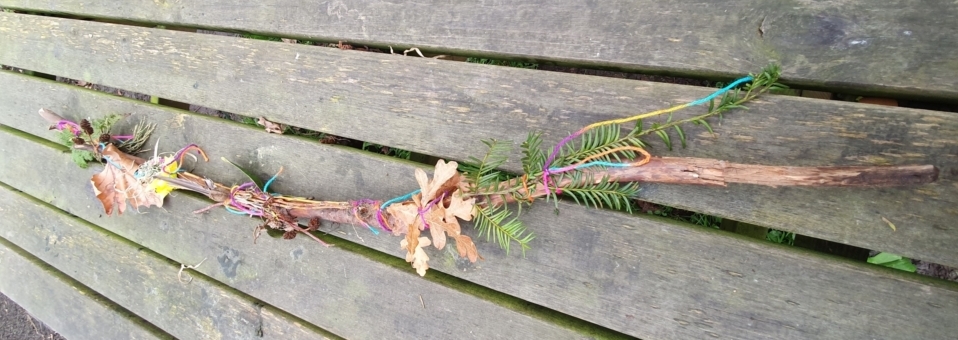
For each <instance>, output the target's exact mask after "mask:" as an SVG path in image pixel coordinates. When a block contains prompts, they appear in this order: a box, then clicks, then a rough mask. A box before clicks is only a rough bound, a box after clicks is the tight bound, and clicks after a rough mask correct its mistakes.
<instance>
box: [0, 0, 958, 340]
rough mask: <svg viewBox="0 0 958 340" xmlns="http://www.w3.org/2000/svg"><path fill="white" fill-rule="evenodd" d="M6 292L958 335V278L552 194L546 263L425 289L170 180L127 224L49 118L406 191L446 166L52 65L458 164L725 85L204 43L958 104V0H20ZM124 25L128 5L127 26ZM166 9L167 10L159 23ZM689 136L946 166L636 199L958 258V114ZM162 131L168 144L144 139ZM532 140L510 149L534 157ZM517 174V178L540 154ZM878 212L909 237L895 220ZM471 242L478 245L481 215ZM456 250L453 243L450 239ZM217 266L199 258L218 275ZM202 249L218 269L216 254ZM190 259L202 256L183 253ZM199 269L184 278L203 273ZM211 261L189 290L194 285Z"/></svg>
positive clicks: (267, 170) (33, 303)
mask: <svg viewBox="0 0 958 340" xmlns="http://www.w3.org/2000/svg"><path fill="white" fill-rule="evenodd" d="M0 7H3V8H7V9H12V10H14V11H16V12H6V11H4V12H0V64H2V65H6V66H11V67H15V68H20V69H24V70H28V71H31V72H32V75H31V72H27V73H19V72H13V71H3V72H0V124H2V127H0V155H2V162H0V187H2V188H0V202H2V203H0V213H2V214H3V217H4V220H3V223H2V227H0V292H3V293H4V294H7V295H8V296H10V297H11V298H12V299H13V300H15V301H17V302H18V303H20V304H21V305H23V306H24V307H25V308H26V309H27V310H28V311H29V312H31V313H33V314H34V315H36V316H37V317H38V318H40V319H41V320H44V321H45V322H47V323H48V324H49V325H50V326H51V327H53V328H54V329H56V330H57V331H59V332H61V333H62V334H63V335H65V336H66V337H67V338H68V339H81V338H170V337H176V338H184V339H186V338H222V339H247V338H250V339H252V338H260V337H262V338H281V339H293V338H321V337H330V338H336V337H345V338H453V337H455V338H459V337H466V338H533V337H535V338H583V337H596V338H607V337H638V338H643V339H659V338H741V339H767V338H771V339H786V338H788V339H810V338H825V339H873V338H881V339H895V338H897V339H953V338H955V336H956V334H958V285H956V284H955V283H953V282H947V281H943V280H937V279H932V278H928V277H922V276H919V275H916V274H911V273H905V272H901V271H896V270H892V269H888V268H884V267H879V266H875V265H870V264H867V263H864V262H858V261H851V260H847V259H841V258H838V257H835V256H831V255H823V254H820V253H815V252H811V251H808V250H804V249H800V248H795V247H787V246H781V245H776V244H772V243H769V242H765V241H760V240H756V239H753V238H748V237H744V236H742V235H737V234H734V233H728V232H722V231H717V230H713V229H708V228H701V227H696V226H693V225H690V224H687V223H680V222H676V221H674V220H669V219H664V218H658V217H655V216H651V215H646V214H626V213H624V212H616V211H606V210H597V209H591V208H586V207H582V206H578V205H575V204H573V203H570V202H566V201H562V202H560V203H559V204H558V206H559V208H560V211H561V214H560V215H555V214H554V213H553V207H552V206H551V204H539V205H536V206H534V207H533V208H531V209H528V210H527V211H524V212H523V215H522V219H523V220H524V221H525V222H526V224H527V225H528V226H529V229H530V230H532V231H533V232H534V233H535V234H536V239H535V240H534V241H533V242H532V244H531V249H530V250H528V251H527V252H526V253H525V255H524V256H523V255H521V254H519V253H518V252H516V251H513V252H512V253H510V254H506V252H505V251H503V250H502V249H500V248H499V247H498V245H496V244H495V243H494V242H486V241H485V239H484V238H476V239H477V245H478V247H479V252H480V253H481V254H482V256H483V257H484V260H483V261H480V262H478V263H476V264H470V263H469V262H468V261H465V260H463V259H458V260H457V257H456V256H455V255H454V254H453V252H454V251H451V250H450V251H448V252H447V251H445V250H444V251H436V250H432V251H431V252H430V256H431V257H433V260H432V261H431V267H432V269H431V271H430V272H429V274H427V275H426V276H425V277H424V278H421V277H419V276H418V275H416V273H415V270H413V269H411V268H409V264H408V263H406V262H405V261H404V260H403V256H404V251H403V250H401V249H400V248H399V247H398V246H397V243H398V239H397V238H394V237H391V236H388V235H379V236H374V235H372V234H370V233H369V232H368V230H365V228H354V227H353V226H349V225H333V224H327V225H324V226H323V227H322V229H321V231H322V232H323V233H328V234H329V236H327V237H326V239H327V240H330V241H331V242H333V243H335V244H336V247H331V248H326V247H322V246H319V245H317V244H315V243H314V242H313V241H311V240H309V239H308V238H305V237H300V238H296V239H294V240H291V241H285V240H279V239H267V238H262V239H260V240H259V241H258V242H257V243H256V244H254V243H253V233H252V228H253V227H254V226H255V225H256V224H257V222H254V221H252V220H249V219H248V218H242V217H236V216H234V215H231V214H229V213H227V212H226V211H222V210H213V211H211V212H209V213H207V214H193V211H195V210H197V209H201V208H203V207H206V206H208V205H209V202H208V201H207V200H205V199H203V198H201V197H197V196H195V195H190V194H174V195H173V196H174V197H172V198H168V199H167V202H166V204H164V206H163V208H162V209H160V208H150V209H141V211H140V212H139V213H136V212H130V211H128V213H126V214H124V215H122V216H112V217H108V216H105V215H104V213H103V210H102V207H101V206H100V205H99V203H98V202H97V201H96V198H95V197H94V194H93V192H92V190H91V188H90V185H89V184H88V183H89V181H90V176H91V175H92V174H93V173H96V172H98V171H99V170H100V169H101V168H100V167H99V166H92V167H91V168H90V169H87V170H82V169H78V168H77V167H76V166H75V165H74V164H72V161H71V159H70V155H69V153H67V150H66V149H65V148H64V147H62V146H61V145H59V144H56V143H53V141H54V136H53V134H52V133H51V132H50V131H47V127H48V124H47V123H45V122H44V121H43V120H42V119H41V118H40V117H39V116H38V115H37V114H36V112H37V110H38V109H39V108H49V109H51V110H53V111H56V112H58V113H60V114H61V115H64V116H66V117H70V118H75V119H79V118H83V117H103V116H105V115H108V114H116V113H127V112H130V113H133V119H141V120H145V121H149V122H155V123H157V124H158V125H159V126H158V127H157V130H156V132H155V134H154V135H155V137H156V138H158V139H159V142H160V148H161V149H162V150H171V149H172V150H175V149H178V148H179V147H182V146H184V145H187V144H189V143H196V144H198V145H200V146H202V147H203V148H204V149H205V150H206V152H207V153H208V154H209V155H211V156H212V158H213V161H211V162H208V163H199V164H197V165H196V167H195V169H194V170H193V172H195V173H198V174H203V175H207V176H209V177H211V178H215V179H216V180H218V181H220V182H223V183H241V182H243V181H245V178H244V175H243V174H242V173H240V172H239V171H238V170H236V169H235V168H234V167H233V166H232V165H230V164H227V163H225V162H221V161H218V160H216V158H219V157H226V158H229V159H230V160H232V161H234V162H237V163H239V164H242V165H244V166H248V167H250V168H251V169H253V170H254V171H255V172H256V175H258V176H261V177H264V178H265V177H269V176H271V175H273V174H274V173H275V172H276V171H278V170H279V168H280V167H284V168H285V172H283V174H282V175H281V176H280V177H279V179H278V180H277V181H276V183H275V184H274V188H275V190H276V191H278V192H282V193H287V194H293V195H302V196H315V197H317V198H321V199H327V200H339V201H345V200H351V199H357V198H362V197H369V198H375V199H386V198H390V197H395V196H398V195H402V194H404V193H407V192H409V191H410V190H412V189H414V188H415V187H416V183H415V180H414V179H413V178H412V174H413V171H414V169H416V168H424V169H427V170H428V169H429V168H430V167H428V166H426V165H424V164H420V163H415V162H410V161H403V160H399V159H396V158H390V157H383V156H381V155H376V154H374V153H370V152H365V151H362V150H359V149H355V148H349V147H343V146H337V145H326V144H321V143H318V142H317V141H316V140H315V139H308V138H301V137H295V136H287V135H276V134H268V133H266V132H264V131H263V130H262V128H257V127H252V126H248V125H242V124H238V123H235V122H231V121H229V120H224V119H219V118H216V117H210V116H206V115H202V114H197V113H194V112H189V111H186V110H183V109H179V108H175V107H170V106H164V105H157V104H152V103H149V102H144V101H136V100H132V99H128V98H123V97H118V96H113V95H110V94H105V93H102V92H97V91H92V90H88V89H85V88H82V87H78V86H73V85H70V84H65V83H62V82H56V81H53V80H50V79H44V77H48V78H49V76H58V77H64V78H70V79H77V80H82V81H84V82H88V83H92V84H100V85H105V86H111V87H115V88H118V89H122V90H123V91H134V92H137V93H143V94H147V95H150V96H153V97H155V98H161V99H162V101H160V102H161V103H163V102H170V101H175V102H179V103H190V104H196V105H201V106H203V107H208V108H212V109H216V110H222V111H226V112H231V113H235V114H238V115H242V116H246V117H261V116H262V117H266V118H267V119H269V120H271V121H275V122H278V123H283V124H289V125H291V126H296V127H300V128H304V129H309V130H314V131H319V132H323V133H329V134H333V135H337V136H342V137H346V138H350V139H353V140H358V141H365V142H370V143H376V144H381V145H388V146H390V147H393V148H400V149H404V150H409V151H412V152H416V153H419V154H423V155H429V156H433V157H439V158H444V159H451V160H465V159H467V158H468V157H470V156H479V155H481V154H482V153H483V152H484V151H485V150H484V149H483V147H484V146H483V145H482V144H481V143H478V141H480V140H487V139H491V138H495V139H499V140H506V141H513V142H515V143H516V144H518V143H520V142H521V141H523V140H524V139H525V137H526V135H527V133H529V132H531V131H542V132H543V133H544V135H543V138H544V140H545V143H544V144H545V145H553V144H554V143H556V142H557V141H559V140H560V139H561V138H562V137H565V136H566V135H568V133H569V132H571V131H575V130H578V129H579V128H580V127H581V126H584V125H587V124H589V123H592V122H595V121H600V120H604V119H611V118H618V117H625V116H630V115H633V114H636V113H639V112H643V111H650V110H655V109H660V108H665V107H669V106H672V105H675V104H680V103H685V102H688V101H691V100H694V99H696V98H699V97H702V96H704V95H706V94H708V93H709V92H711V91H712V90H713V89H709V88H704V87H694V86H685V85H676V84H666V83H655V82H647V81H637V80H630V79H615V78H605V77H595V76H587V75H577V74H568V73H557V72H547V71H541V70H528V69H520V68H509V67H501V66H491V65H480V64H472V63H460V62H454V61H447V60H438V59H433V58H419V57H405V56H402V55H401V54H396V55H390V54H384V53H369V52H361V51H349V50H340V49H334V48H324V47H318V46H309V45H303V44H290V43H284V42H274V41H263V40H256V39H246V38H242V37H233V36H222V35H211V34H201V33H197V32H196V29H197V28H202V29H210V30H218V31H239V32H251V33H255V34H257V35H264V36H274V37H285V38H290V39H305V40H311V41H323V42H337V41H348V42H349V43H350V44H353V45H356V46H364V45H368V46H371V47H374V48H378V49H381V50H384V51H388V50H389V48H390V47H392V48H394V49H395V50H396V51H403V50H405V49H407V48H410V47H418V48H419V49H421V50H422V51H425V52H428V53H431V54H449V55H460V56H479V57H486V58H505V59H511V60H526V61H534V62H540V63H553V64H561V65H572V66H576V67H588V68H601V69H614V70H620V71H627V72H644V73H651V74H667V75H678V76H687V77H696V78H699V79H717V80H728V79H730V78H733V77H738V76H741V75H743V74H745V73H748V72H755V71H758V70H759V69H761V67H762V66H764V65H766V64H767V63H769V62H771V61H775V62H779V63H781V65H782V68H783V80H784V81H786V82H787V83H789V84H791V85H794V86H798V87H801V88H805V89H814V90H827V91H832V92H841V93H850V94H854V95H869V96H881V97H886V98H895V99H903V100H912V101H916V100H917V101H930V102H940V103H950V104H954V103H958V65H956V64H955V59H954V55H956V54H958V38H956V37H958V28H956V26H955V25H953V23H954V22H955V21H956V20H958V8H956V7H955V6H954V4H952V3H951V2H947V1H928V2H923V3H922V4H921V6H914V5H909V3H906V2H902V1H887V2H882V3H874V2H868V1H859V0H855V1H844V2H841V3H840V4H836V3H832V2H829V3H818V2H815V3H806V2H800V3H789V4H779V3H777V2H767V1H757V0H754V1H738V2H733V3H721V4H720V3H715V4H710V3H694V4H693V3H674V2H667V1H666V2H662V1H658V2H655V1H642V2H604V3H595V2H565V3H557V4H531V3H527V2H510V1H482V2H475V3H467V4H457V3H448V2H438V1H436V2H432V1H427V2H417V3H387V2H365V1H328V2H323V3H316V2H311V1H310V2H307V1H299V0H269V1H266V2H258V3H250V4H246V5H236V4H235V2H226V1H219V0H211V1H202V2H189V1H171V0H156V1H144V0H131V1H123V2H103V1H100V2H98V1H88V0H64V1H57V2H32V1H22V0H0ZM109 22H112V23H109ZM158 25H161V26H162V28H156V26H158ZM748 106H749V108H750V110H748V111H735V112H730V113H728V114H726V115H725V116H724V118H723V119H722V120H721V123H718V122H717V121H716V122H715V123H714V124H713V128H714V130H715V133H714V134H709V133H708V132H707V131H705V129H704V128H703V127H695V126H690V127H688V128H687V130H686V132H687V135H688V144H689V145H688V148H685V149H680V148H676V149H675V150H673V151H668V150H667V148H665V147H664V146H662V145H661V143H659V142H658V141H656V140H652V139H649V140H648V141H649V142H650V143H651V144H653V147H654V149H653V150H654V153H655V154H656V155H658V156H662V155H668V156H690V157H704V158H715V159H721V160H727V161H730V162H738V163H751V164H767V165H790V166H832V165H835V166H842V165H901V164H932V165H935V166H936V167H937V168H938V169H939V170H940V175H939V179H938V181H936V182H934V183H932V184H925V185H920V186H913V187H904V188H864V189H862V188H855V189H850V188H811V187H781V188H771V187H761V186H754V185H729V186H727V187H698V186H687V185H657V184H645V185H643V187H642V191H641V192H640V193H639V197H638V198H640V199H642V200H646V201H650V202H655V203H659V204H665V205H668V206H674V207H678V208H682V209H687V210H690V211H695V212H702V213H707V214H711V215H715V216H720V217H723V218H726V219H730V220H734V221H741V222H743V223H750V224H755V225H760V226H764V227H770V228H775V229H778V230H785V231H790V232H794V233H797V234H801V235H805V236H810V237H815V238H819V239H822V240H827V241H832V242H837V243H842V244H848V245H852V246H857V247H862V248H866V249H874V250H878V251H884V252H891V253H895V254H899V255H903V256H907V257H910V258H915V259H921V260H926V261H931V262H934V263H939V264H942V265H947V266H952V267H958V251H955V245H956V244H958V229H956V228H955V222H954V221H955V220H956V218H958V182H956V181H955V180H956V177H958V120H955V119H954V115H955V113H953V112H942V111H932V110H921V109H912V108H903V107H887V106H876V105H868V104H860V103H852V102H842V101H832V100H820V99H809V98H801V97H794V96H783V95H769V96H765V97H762V98H761V99H760V100H758V101H755V102H752V103H749V104H748ZM150 143H151V145H152V143H153V141H151V142H150ZM518 158H519V155H518V152H516V154H515V155H514V157H513V158H512V159H513V160H515V159H518ZM502 168H503V169H504V170H507V171H512V172H519V171H521V168H520V167H519V164H518V162H514V161H511V162H509V163H506V164H505V165H504V166H503V167H502ZM884 220H888V221H890V222H892V223H894V224H895V225H896V226H897V227H896V228H890V227H889V224H888V223H886V222H885V221H884ZM465 229H466V230H465V232H466V233H468V234H471V235H473V236H475V232H474V230H471V229H469V228H465ZM447 249H449V248H447ZM203 260H205V262H202V263H200V262H201V261H203ZM198 263H200V264H199V265H197V264H198ZM184 266H195V268H193V269H185V270H184ZM181 271H182V273H181ZM189 278H191V279H189Z"/></svg>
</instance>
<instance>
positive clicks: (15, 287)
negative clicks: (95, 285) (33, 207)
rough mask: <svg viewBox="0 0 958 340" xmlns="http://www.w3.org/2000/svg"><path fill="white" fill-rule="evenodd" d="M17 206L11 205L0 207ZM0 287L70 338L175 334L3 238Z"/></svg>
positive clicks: (126, 337) (161, 337) (10, 209)
mask: <svg viewBox="0 0 958 340" xmlns="http://www.w3.org/2000/svg"><path fill="white" fill-rule="evenodd" d="M0 191H7V190H6V189H3V188H0ZM13 208H15V206H9V205H6V204H5V205H4V206H3V208H2V210H0V211H6V212H11V211H12V209H13ZM10 215H13V214H12V213H11V214H10ZM8 216H9V215H8ZM5 223H10V222H9V221H5ZM0 292H3V294H4V295H7V296H9V297H10V298H11V299H12V300H13V301H16V302H17V304H19V305H20V306H22V307H23V308H24V309H26V310H27V312H29V313H30V315H33V316H34V317H37V318H39V319H40V320H43V322H44V323H45V324H47V325H48V326H50V328H52V329H54V330H56V331H57V332H58V333H60V335H63V336H64V337H66V338H67V339H173V337H172V336H170V335H169V334H165V333H163V331H162V330H160V329H159V328H157V327H156V326H153V325H150V324H149V323H147V322H146V321H144V320H143V319H141V318H139V317H137V316H136V315H133V314H130V313H129V312H128V311H125V310H123V309H122V307H119V306H118V305H117V304H115V303H113V302H111V301H110V300H107V299H106V298H104V297H103V296H102V295H100V294H97V292H95V291H93V290H90V289H89V288H87V287H84V286H82V285H80V284H79V283H77V282H76V281H73V280H71V279H70V278H69V277H68V276H66V275H64V274H63V273H61V272H58V271H57V270H55V269H52V268H51V267H50V266H48V265H45V264H43V263H42V262H40V261H37V260H36V259H35V258H33V259H31V258H29V257H27V256H24V255H23V254H19V253H17V252H16V251H15V250H14V249H13V248H11V247H9V246H8V244H7V242H6V241H4V240H3V239H0Z"/></svg>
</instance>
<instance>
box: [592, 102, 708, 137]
mask: <svg viewBox="0 0 958 340" xmlns="http://www.w3.org/2000/svg"><path fill="white" fill-rule="evenodd" d="M690 104H692V103H686V104H682V105H678V106H673V107H670V108H667V109H662V110H658V111H652V112H649V113H643V114H640V115H637V116H632V117H627V118H620V119H613V120H606V121H601V122H598V123H592V124H589V125H587V126H586V127H584V128H582V130H580V131H582V132H585V131H586V130H590V129H592V128H596V127H599V126H603V125H609V124H622V123H628V122H632V121H636V120H639V119H645V118H649V117H653V116H658V115H661V114H666V113H671V112H675V111H678V110H681V109H684V108H687V107H689V106H690Z"/></svg>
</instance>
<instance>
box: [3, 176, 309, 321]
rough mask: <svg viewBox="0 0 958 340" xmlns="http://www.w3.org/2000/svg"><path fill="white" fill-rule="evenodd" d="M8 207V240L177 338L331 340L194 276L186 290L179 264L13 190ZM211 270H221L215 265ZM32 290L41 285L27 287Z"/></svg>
mask: <svg viewBox="0 0 958 340" xmlns="http://www.w3.org/2000/svg"><path fill="white" fill-rule="evenodd" d="M0 204H2V206H3V209H4V211H7V212H10V213H9V214H7V215H5V219H6V221H5V223H4V224H5V226H4V227H3V229H2V230H0V232H2V234H3V237H4V238H6V239H7V240H8V241H11V242H12V243H14V244H16V245H17V246H19V247H21V248H23V249H25V250H26V251H28V252H31V253H32V254H34V255H35V256H37V257H39V258H40V259H42V260H44V261H46V262H48V263H50V265H51V266H54V267H56V268H57V269H59V270H61V271H64V272H65V273H66V274H68V275H70V276H72V277H73V278H74V279H76V280H77V281H79V282H81V283H83V284H84V285H86V286H87V287H89V288H90V289H93V290H95V291H97V292H99V293H100V294H102V295H104V296H105V297H106V298H109V299H110V300H111V301H113V302H116V303H118V304H120V305H122V306H124V307H125V308H127V309H128V310H130V311H132V312H133V313H136V315H139V316H141V317H143V318H144V319H146V320H147V321H149V322H150V323H152V324H153V325H156V327H160V328H161V329H163V330H164V331H165V332H168V333H169V334H170V335H172V336H175V337H176V338H179V339H187V338H196V337H197V336H198V335H199V337H202V338H208V339H261V338H262V339H267V338H270V339H322V338H325V337H324V336H323V335H321V334H317V333H316V332H315V331H313V330H311V329H309V328H306V327H304V326H303V325H302V324H299V323H298V320H295V319H293V320H290V319H288V318H285V317H283V316H281V315H279V314H281V313H279V314H278V313H277V312H278V311H277V310H276V309H275V308H273V307H270V306H262V305H261V304H259V303H258V302H257V301H255V300H253V299H251V298H250V297H249V296H246V295H244V294H241V293H239V292H237V291H235V290H232V289H229V288H225V287H223V286H220V285H217V284H216V283H215V282H213V281H212V280H210V279H209V278H205V277H203V276H198V275H196V274H195V273H191V272H190V271H188V270H187V271H186V272H184V273H183V276H182V279H183V280H184V281H183V282H180V281H179V278H178V277H177V275H178V273H179V270H180V265H179V264H178V263H175V262H173V261H170V260H169V259H166V258H162V257H160V256H157V255H156V254H155V253H152V252H150V251H148V250H144V248H143V247H142V246H138V245H136V244H133V243H131V242H128V241H126V240H123V239H122V238H119V237H117V236H116V235H114V234H110V233H108V232H104V231H103V230H101V229H99V228H96V227H91V225H89V224H88V223H85V222H83V221H81V220H78V219H76V218H75V217H70V216H68V215H66V214H64V213H63V212H61V211H56V210H53V209H51V208H50V207H48V206H45V205H43V204H41V203H39V202H36V201H31V200H29V199H28V198H26V197H24V196H22V195H18V194H16V193H14V192H12V191H10V190H9V189H5V188H2V187H0ZM200 260H202V259H196V260H195V261H191V262H190V263H188V264H187V265H195V264H196V263H198V262H200ZM203 265H205V266H208V267H211V266H215V261H213V260H212V259H210V260H208V261H206V262H204V264H203ZM4 267H6V265H4ZM190 277H193V279H192V280H190V281H189V283H186V281H187V280H189V278H190ZM37 281H39V280H37ZM26 282H30V284H33V283H34V282H35V281H34V280H33V278H30V279H27V278H23V279H22V281H20V283H21V284H23V283H26ZM54 301H55V300H54ZM56 314H61V317H66V316H67V313H64V312H63V311H59V312H56ZM112 319H115V318H112ZM44 320H45V319H44ZM65 336H69V335H66V334H65ZM78 338H85V337H78ZM94 338H96V337H94ZM103 338H115V339H119V338H125V337H110V336H104V337H103Z"/></svg>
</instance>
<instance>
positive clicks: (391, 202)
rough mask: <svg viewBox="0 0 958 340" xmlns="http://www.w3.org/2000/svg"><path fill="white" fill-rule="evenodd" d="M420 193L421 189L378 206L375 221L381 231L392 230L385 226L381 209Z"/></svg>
mask: <svg viewBox="0 0 958 340" xmlns="http://www.w3.org/2000/svg"><path fill="white" fill-rule="evenodd" d="M420 192H422V189H416V190H414V191H413V192H410V193H408V194H405V195H402V196H399V197H396V198H393V199H391V200H388V201H386V202H383V204H382V205H380V206H379V209H378V210H376V220H377V221H379V226H380V227H382V228H383V230H385V231H388V232H392V229H390V228H389V227H388V226H387V224H386V219H385V218H383V209H386V207H388V206H389V205H391V204H393V203H396V202H400V201H405V200H408V199H411V198H412V196H413V195H415V194H418V193H420Z"/></svg>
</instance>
